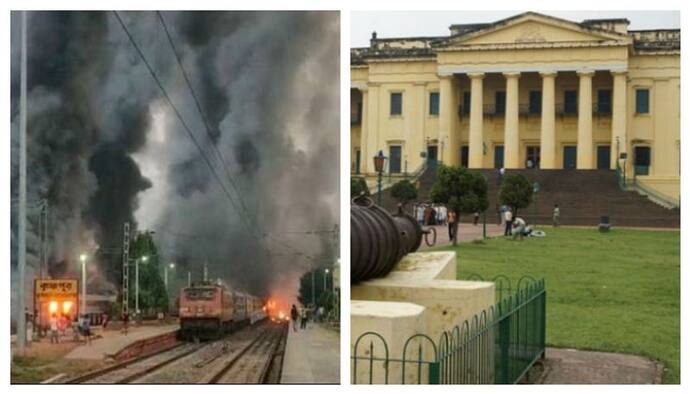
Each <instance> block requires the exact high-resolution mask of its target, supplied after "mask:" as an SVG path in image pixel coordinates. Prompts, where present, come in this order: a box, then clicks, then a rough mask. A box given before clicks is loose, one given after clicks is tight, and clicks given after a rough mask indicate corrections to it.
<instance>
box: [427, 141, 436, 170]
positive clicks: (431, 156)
mask: <svg viewBox="0 0 690 394" xmlns="http://www.w3.org/2000/svg"><path fill="white" fill-rule="evenodd" d="M437 163H438V146H437V145H429V146H427V147H426V164H427V165H429V166H433V165H436V164H437Z"/></svg>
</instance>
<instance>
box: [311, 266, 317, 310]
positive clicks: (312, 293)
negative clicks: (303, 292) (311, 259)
mask: <svg viewBox="0 0 690 394" xmlns="http://www.w3.org/2000/svg"><path fill="white" fill-rule="evenodd" d="M315 273H316V269H314V270H312V271H311V304H312V305H313V306H316V286H315V284H314V281H315V279H314V274H315Z"/></svg>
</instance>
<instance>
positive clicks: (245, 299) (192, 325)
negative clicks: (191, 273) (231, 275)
mask: <svg viewBox="0 0 690 394" xmlns="http://www.w3.org/2000/svg"><path fill="white" fill-rule="evenodd" d="M179 302H180V309H179V317H180V335H181V336H182V338H183V339H192V338H199V339H211V338H218V337H220V336H222V335H223V334H224V333H227V332H229V331H231V330H233V329H236V328H237V327H241V326H243V325H246V324H254V323H255V322H257V321H259V320H262V319H264V318H265V317H266V314H265V311H264V307H263V302H262V300H261V299H260V298H259V297H254V296H252V295H249V294H246V293H243V292H240V291H233V290H230V289H228V287H227V286H225V285H222V284H214V283H210V282H204V283H198V284H193V285H192V286H190V287H185V288H183V289H182V291H181V293H180V298H179Z"/></svg>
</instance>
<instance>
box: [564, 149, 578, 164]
mask: <svg viewBox="0 0 690 394" xmlns="http://www.w3.org/2000/svg"><path fill="white" fill-rule="evenodd" d="M575 168H577V146H576V145H567V146H564V147H563V169H565V170H571V169H575Z"/></svg>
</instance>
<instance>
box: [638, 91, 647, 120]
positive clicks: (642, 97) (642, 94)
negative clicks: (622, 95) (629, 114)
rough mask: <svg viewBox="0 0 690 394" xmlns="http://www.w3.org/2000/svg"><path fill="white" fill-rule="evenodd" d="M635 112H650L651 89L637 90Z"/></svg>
mask: <svg viewBox="0 0 690 394" xmlns="http://www.w3.org/2000/svg"><path fill="white" fill-rule="evenodd" d="M635 112H636V113H638V114H648V113H649V89H637V90H636V91H635Z"/></svg>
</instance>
